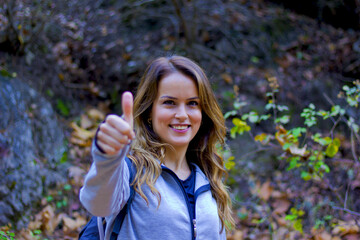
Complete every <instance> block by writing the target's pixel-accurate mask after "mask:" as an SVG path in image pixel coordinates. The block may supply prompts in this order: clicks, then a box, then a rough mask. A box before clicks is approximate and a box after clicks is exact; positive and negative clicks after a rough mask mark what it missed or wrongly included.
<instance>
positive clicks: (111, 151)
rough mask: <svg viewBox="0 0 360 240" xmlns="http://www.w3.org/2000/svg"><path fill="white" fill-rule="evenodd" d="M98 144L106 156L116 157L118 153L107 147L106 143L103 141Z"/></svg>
mask: <svg viewBox="0 0 360 240" xmlns="http://www.w3.org/2000/svg"><path fill="white" fill-rule="evenodd" d="M97 144H98V145H99V147H100V148H101V149H102V150H103V151H104V152H105V154H108V155H115V154H117V152H118V151H116V150H115V149H114V148H112V147H110V146H109V145H107V144H105V143H103V142H101V141H98V142H97Z"/></svg>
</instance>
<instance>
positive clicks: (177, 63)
mask: <svg viewBox="0 0 360 240" xmlns="http://www.w3.org/2000/svg"><path fill="white" fill-rule="evenodd" d="M133 105H134V106H133ZM210 107H211V108H210ZM122 108H123V117H119V116H117V115H110V116H108V117H107V118H106V119H105V121H104V123H102V124H101V125H100V127H99V130H98V132H97V134H96V137H95V141H94V145H93V150H92V154H93V159H94V162H93V164H92V167H91V169H90V171H89V173H88V175H87V176H86V178H85V185H84V187H83V188H82V189H81V193H80V200H81V202H82V203H83V205H84V206H85V207H86V208H87V209H88V210H89V211H90V212H91V213H92V214H94V215H96V216H102V217H106V221H107V227H106V230H105V239H110V235H111V233H112V227H113V225H114V224H115V222H116V219H117V217H116V216H119V215H120V214H119V212H122V211H121V210H122V209H123V208H124V206H125V205H126V204H127V203H128V204H127V209H128V212H127V214H125V215H124V216H122V217H123V219H122V224H120V230H119V233H118V235H117V236H116V238H117V239H195V238H196V239H226V234H225V228H226V227H229V226H231V225H232V223H233V220H232V217H231V201H230V197H229V194H228V192H227V190H226V187H225V185H224V184H223V182H222V180H223V176H224V174H225V169H224V167H223V160H222V158H221V157H220V156H219V155H218V154H217V152H216V146H215V145H216V144H217V143H220V144H222V143H223V142H224V137H225V133H226V131H225V125H224V118H223V115H222V113H221V110H220V108H219V105H218V103H217V101H216V98H215V96H214V93H213V91H212V89H211V86H210V83H209V81H208V79H207V77H206V75H205V73H204V71H203V70H202V69H201V68H200V67H199V66H198V65H197V64H196V63H194V62H193V61H192V60H190V59H188V58H185V57H180V56H172V57H169V58H158V59H156V60H154V61H153V62H152V63H151V64H150V65H149V67H148V68H147V70H146V71H145V73H144V76H143V77H142V79H141V83H140V85H139V88H138V90H137V94H136V97H135V100H134V104H133V98H132V95H131V93H129V92H127V93H124V94H123V100H122ZM133 126H134V129H135V132H136V134H135V132H134V131H133ZM135 136H136V137H135ZM129 150H130V152H128V151H129ZM129 159H131V161H129ZM125 160H126V161H125ZM128 162H130V165H133V167H134V169H135V171H134V172H135V173H134V178H132V177H131V171H130V169H131V167H132V166H131V167H130V168H128V167H125V165H126V164H127V163H128ZM130 179H131V180H130ZM129 181H130V184H129ZM132 189H134V192H135V194H133V195H132V194H131V193H130V192H131V191H132ZM129 206H130V207H129ZM169 219H171V221H169ZM225 223H226V224H225ZM115 225H116V224H115ZM100 236H101V234H100ZM116 238H115V239H116Z"/></svg>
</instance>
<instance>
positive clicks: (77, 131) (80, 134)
mask: <svg viewBox="0 0 360 240" xmlns="http://www.w3.org/2000/svg"><path fill="white" fill-rule="evenodd" d="M70 126H71V127H72V128H73V129H74V132H72V135H73V136H75V137H77V138H79V139H82V140H88V139H89V138H93V137H94V136H95V133H96V129H94V130H92V131H89V130H86V129H83V128H81V127H79V126H78V125H77V124H76V123H75V122H71V124H70Z"/></svg>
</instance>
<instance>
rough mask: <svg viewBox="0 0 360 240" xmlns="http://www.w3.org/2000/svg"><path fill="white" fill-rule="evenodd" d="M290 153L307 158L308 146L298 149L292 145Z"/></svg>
mask: <svg viewBox="0 0 360 240" xmlns="http://www.w3.org/2000/svg"><path fill="white" fill-rule="evenodd" d="M289 150H290V153H291V154H292V155H298V156H301V157H306V156H307V155H308V154H309V153H308V152H307V151H306V146H304V147H303V148H298V147H297V146H295V145H291V146H290V148H289Z"/></svg>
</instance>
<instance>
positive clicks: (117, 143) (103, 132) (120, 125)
mask: <svg viewBox="0 0 360 240" xmlns="http://www.w3.org/2000/svg"><path fill="white" fill-rule="evenodd" d="M121 106H122V111H123V117H120V116H117V115H115V114H111V115H108V116H107V117H106V119H105V122H104V123H102V124H100V126H99V131H98V133H97V138H96V140H97V142H96V143H97V145H98V146H99V147H100V148H101V149H102V150H103V151H104V152H105V154H108V155H116V154H118V153H119V152H120V150H121V149H123V148H124V146H125V145H127V144H128V143H129V142H130V140H132V139H134V137H135V133H134V131H133V125H134V118H133V95H132V94H131V93H130V92H124V93H123V95H122V100H121Z"/></svg>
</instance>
